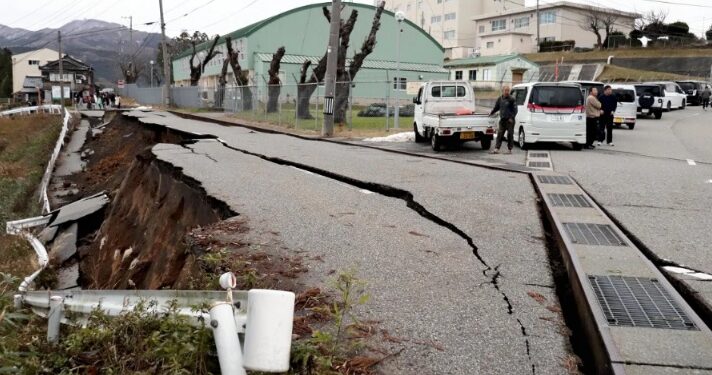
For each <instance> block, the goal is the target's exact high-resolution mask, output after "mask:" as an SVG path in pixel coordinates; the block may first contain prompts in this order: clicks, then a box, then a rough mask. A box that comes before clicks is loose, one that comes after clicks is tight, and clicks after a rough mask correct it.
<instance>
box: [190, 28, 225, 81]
mask: <svg viewBox="0 0 712 375" xmlns="http://www.w3.org/2000/svg"><path fill="white" fill-rule="evenodd" d="M219 39H220V35H215V39H214V40H213V44H211V45H210V49H209V50H208V54H207V55H205V58H204V59H203V60H202V61H198V64H197V65H195V64H194V61H195V55H196V51H195V41H193V42H192V43H191V44H192V45H193V53H192V54H191V55H190V85H191V86H198V82H200V76H202V75H203V73H204V72H205V66H206V65H207V64H208V63H209V62H210V60H212V59H213V58H214V57H215V56H217V55H218V54H219V53H220V52H215V46H217V44H218V40H219Z"/></svg>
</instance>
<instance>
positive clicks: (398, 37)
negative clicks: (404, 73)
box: [393, 12, 403, 129]
mask: <svg viewBox="0 0 712 375" xmlns="http://www.w3.org/2000/svg"><path fill="white" fill-rule="evenodd" d="M402 17H403V14H402V13H401V12H398V13H396V19H397V20H398V30H397V31H398V33H397V35H396V105H395V114H394V115H393V128H394V129H398V128H400V122H399V121H400V108H399V107H400V89H401V87H400V83H401V76H400V58H401V56H400V40H401V33H402V32H403V29H402V28H401V25H402V22H403V19H402Z"/></svg>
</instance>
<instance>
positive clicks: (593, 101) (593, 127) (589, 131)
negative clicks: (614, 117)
mask: <svg viewBox="0 0 712 375" xmlns="http://www.w3.org/2000/svg"><path fill="white" fill-rule="evenodd" d="M600 117H601V102H600V101H599V100H598V89H597V88H595V87H594V88H592V89H591V91H590V92H589V93H588V98H586V147H585V148H586V149H587V150H593V149H594V148H596V147H595V146H594V145H593V142H595V141H596V139H597V138H598V120H599V118H600Z"/></svg>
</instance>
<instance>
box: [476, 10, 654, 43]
mask: <svg viewBox="0 0 712 375" xmlns="http://www.w3.org/2000/svg"><path fill="white" fill-rule="evenodd" d="M590 14H596V15H598V17H599V18H601V19H604V18H607V19H611V20H613V21H614V22H613V30H615V31H620V32H623V33H624V34H626V35H628V33H630V31H631V30H633V26H634V24H635V20H636V18H640V17H641V15H640V14H637V13H630V12H623V11H620V10H618V9H614V8H600V7H592V6H589V5H584V4H579V3H572V2H568V1H559V2H555V3H546V4H541V5H540V7H539V20H540V21H539V22H540V24H539V35H540V36H539V38H540V40H541V41H542V42H543V41H563V40H573V41H574V42H575V46H576V47H582V48H593V47H594V46H595V45H596V43H598V41H597V38H596V35H595V34H594V33H593V32H592V31H590V30H587V29H585V28H584V27H582V26H584V25H586V24H587V21H586V18H587V17H588V15H590ZM473 20H474V21H475V23H476V26H477V30H478V38H479V42H478V45H479V46H480V54H481V55H482V56H496V55H504V54H509V53H531V52H537V42H536V38H537V10H536V7H526V8H517V9H510V10H507V11H495V12H493V13H489V14H484V15H479V16H476V17H474V19H473ZM602 34H604V35H603V37H604V38H605V31H602ZM542 52H546V51H542Z"/></svg>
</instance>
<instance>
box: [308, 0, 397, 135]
mask: <svg viewBox="0 0 712 375" xmlns="http://www.w3.org/2000/svg"><path fill="white" fill-rule="evenodd" d="M384 7H385V3H384V2H381V4H380V5H379V6H378V8H376V13H375V14H374V16H373V22H372V24H371V31H370V32H369V35H368V36H367V37H366V40H364V42H363V45H362V46H361V50H360V51H359V52H358V53H356V54H355V55H354V57H353V58H352V61H351V64H350V65H349V67H348V69H347V68H346V55H347V53H348V48H349V44H350V41H351V33H352V32H353V29H354V26H355V24H356V20H357V19H358V11H356V10H355V9H354V10H352V12H351V15H350V16H349V18H348V19H347V20H345V21H344V20H341V26H340V30H339V39H340V41H339V51H338V53H337V56H338V58H337V77H336V81H337V82H338V83H337V85H336V98H335V104H334V121H335V122H337V123H343V122H344V121H345V114H346V107H347V104H348V99H349V98H348V94H349V86H350V85H351V82H352V81H353V79H354V78H355V77H356V74H358V72H359V70H360V69H361V67H362V66H363V61H364V60H365V59H366V57H368V55H370V54H371V53H372V52H373V49H374V48H375V46H376V33H377V32H378V29H379V28H380V26H381V15H382V14H383V8H384ZM322 11H323V13H324V17H325V18H326V20H327V21H329V22H331V12H330V11H329V9H328V8H327V7H323V8H322ZM326 60H327V54H326V53H324V56H322V58H321V59H320V60H319V62H318V64H317V65H316V67H314V69H313V70H312V72H311V75H309V67H310V66H311V65H312V62H311V61H309V60H307V61H305V62H304V63H303V64H302V69H301V72H300V79H299V83H300V85H299V88H298V93H297V116H298V117H299V118H303V119H311V118H313V117H312V116H311V114H310V113H309V100H310V98H311V96H312V94H313V93H314V91H316V87H317V85H318V84H319V83H320V82H322V81H323V79H324V75H325V74H326Z"/></svg>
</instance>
